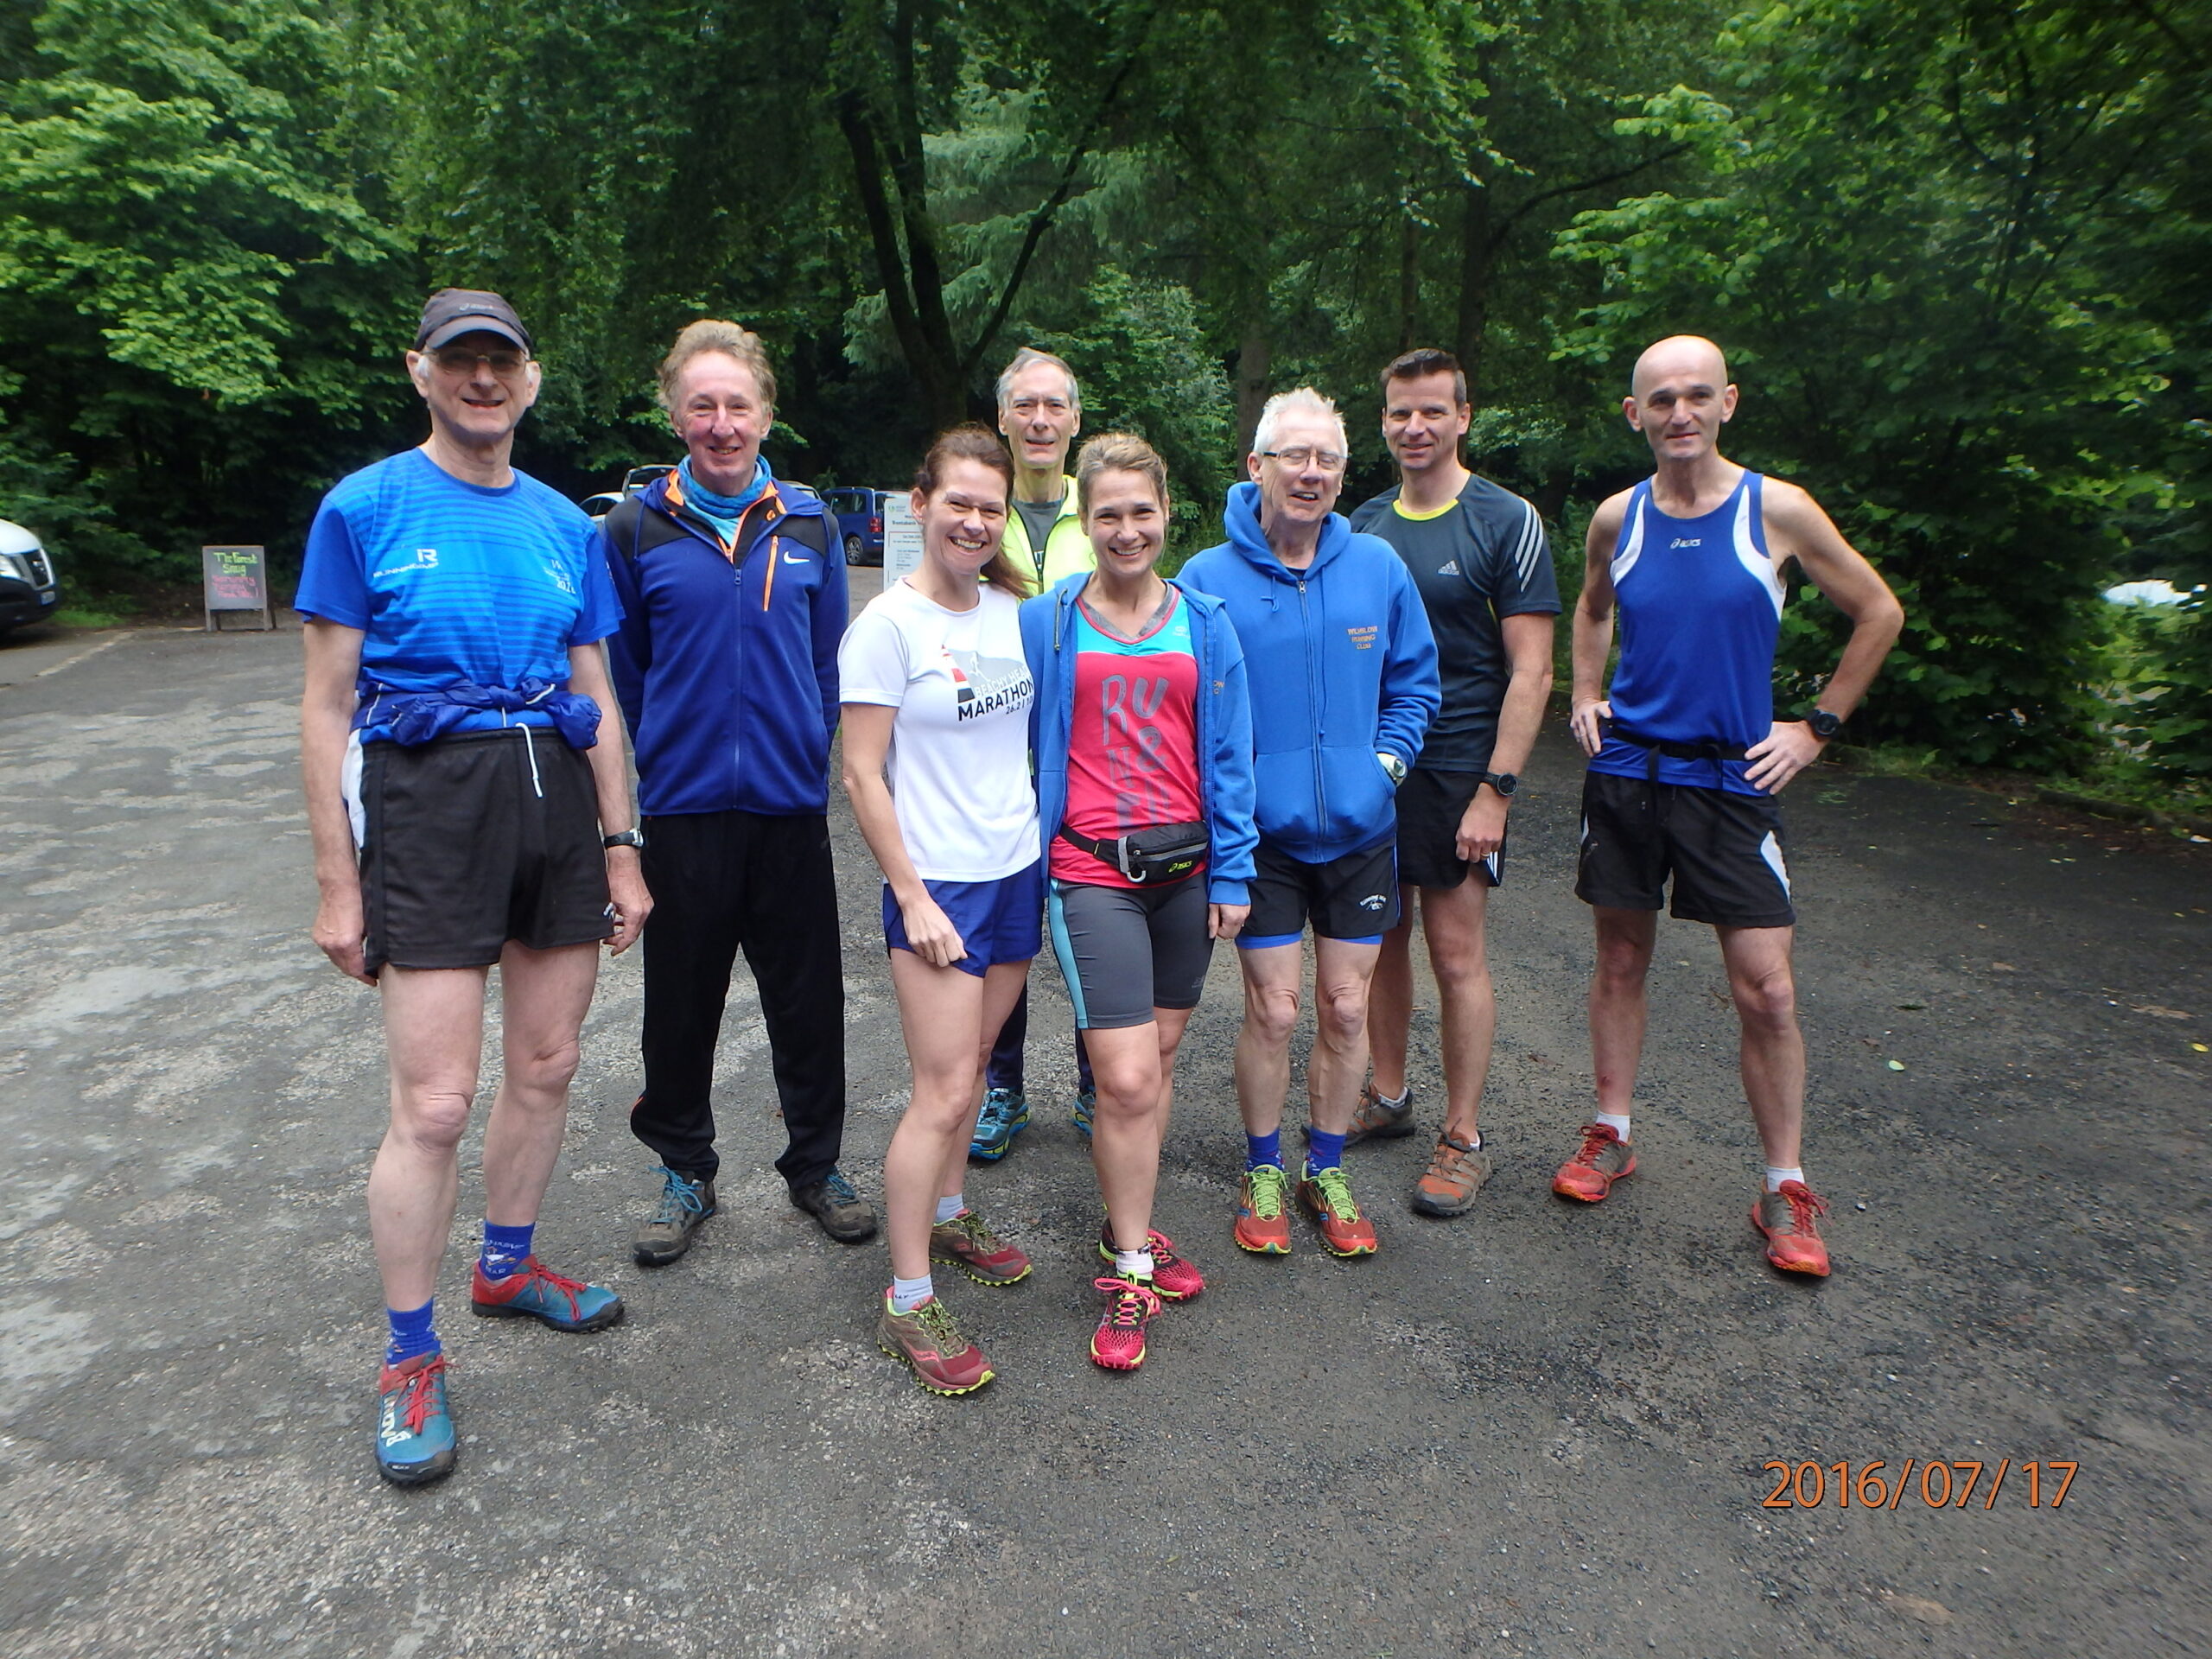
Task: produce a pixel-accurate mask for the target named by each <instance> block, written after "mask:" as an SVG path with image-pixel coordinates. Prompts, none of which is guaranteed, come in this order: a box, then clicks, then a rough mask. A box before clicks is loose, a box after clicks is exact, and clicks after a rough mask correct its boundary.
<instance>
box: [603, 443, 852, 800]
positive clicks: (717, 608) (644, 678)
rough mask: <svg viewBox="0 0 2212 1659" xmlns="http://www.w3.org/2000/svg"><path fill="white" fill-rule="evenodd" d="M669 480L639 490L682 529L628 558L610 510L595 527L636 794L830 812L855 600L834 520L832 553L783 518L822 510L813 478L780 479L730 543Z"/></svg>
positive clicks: (648, 506) (647, 505)
mask: <svg viewBox="0 0 2212 1659" xmlns="http://www.w3.org/2000/svg"><path fill="white" fill-rule="evenodd" d="M672 476H673V474H671V477H672ZM669 483H670V479H668V478H661V479H656V480H653V482H652V483H651V484H649V485H647V486H645V490H644V491H643V492H642V493H641V498H640V499H641V502H642V506H643V511H644V512H645V513H647V514H658V516H659V517H661V518H664V519H666V520H668V521H670V522H671V523H672V524H676V525H677V526H679V527H680V528H681V529H683V531H684V532H685V533H684V535H683V537H681V538H680V539H678V540H676V541H671V542H665V543H662V544H661V545H660V546H658V547H650V548H647V549H645V551H643V552H642V553H640V554H639V555H638V556H636V557H634V558H633V557H632V556H631V552H630V549H629V548H628V547H617V546H615V545H614V544H613V539H614V538H613V537H610V535H609V534H608V531H607V527H606V525H605V524H603V523H602V524H601V528H600V533H599V550H600V554H601V556H602V557H603V558H604V559H605V560H606V561H607V570H608V573H609V574H610V575H612V576H613V580H614V591H615V593H616V594H618V595H620V598H621V601H622V609H623V613H624V614H623V620H622V626H621V627H620V628H619V629H617V630H616V631H615V632H613V633H612V634H610V635H608V636H607V663H608V666H609V667H610V669H611V670H612V671H613V680H614V690H615V695H616V696H619V697H620V699H621V702H622V714H623V718H624V719H625V720H626V721H627V722H628V724H629V728H630V741H631V744H632V747H634V749H635V750H636V753H637V757H638V807H639V811H640V812H642V813H644V814H645V816H647V817H657V816H660V815H663V814H677V813H685V812H729V811H738V812H760V813H766V814H769V815H772V816H777V817H796V816H798V815H800V814H805V813H816V812H827V811H828V810H829V737H830V734H831V733H833V732H835V731H836V729H837V641H838V640H839V639H841V638H842V636H843V634H844V632H845V621H846V612H847V602H846V597H845V566H844V563H843V561H842V558H841V557H838V556H836V551H835V550H836V548H837V537H836V533H835V531H836V522H835V520H834V519H833V520H831V521H830V522H829V524H828V526H827V528H828V530H829V532H830V533H829V534H828V535H827V536H826V537H824V538H823V539H824V543H825V545H827V546H828V547H829V548H830V549H831V550H832V556H829V557H827V558H825V557H823V556H822V555H820V554H818V553H817V552H816V551H815V550H813V549H812V548H811V547H809V546H806V545H804V544H803V543H799V542H798V541H796V540H794V539H793V538H792V537H791V536H789V535H788V534H781V533H779V531H782V530H783V529H784V527H785V525H786V524H788V523H789V522H790V520H791V519H793V518H823V517H825V516H826V515H825V512H824V509H823V505H822V498H821V497H819V496H817V494H815V493H814V492H813V491H811V490H810V489H808V488H807V487H806V486H804V485H803V484H792V483H789V482H787V481H785V480H782V479H772V480H770V481H769V484H768V488H769V489H770V491H772V493H773V494H774V496H775V499H774V501H773V502H772V504H771V505H770V507H769V509H768V511H767V512H766V514H765V516H762V517H760V518H747V521H746V523H745V525H744V530H745V533H746V537H747V540H746V544H745V545H744V546H743V547H741V548H740V549H738V550H737V553H736V556H735V557H734V558H732V557H730V556H728V555H726V554H724V553H723V551H722V549H721V542H720V540H719V539H718V538H717V537H716V536H715V531H714V529H713V527H712V526H711V525H709V524H707V523H706V521H705V520H703V519H701V518H696V517H694V516H693V515H692V514H691V513H690V512H687V511H685V510H684V509H683V508H682V507H681V506H680V505H674V504H671V502H670V500H669V495H668V490H669ZM677 499H678V501H679V502H680V500H681V499H682V498H681V496H680V495H679V496H678V498H677ZM639 522H640V523H641V524H642V523H643V522H644V521H643V519H642V518H641V519H640V521H639Z"/></svg>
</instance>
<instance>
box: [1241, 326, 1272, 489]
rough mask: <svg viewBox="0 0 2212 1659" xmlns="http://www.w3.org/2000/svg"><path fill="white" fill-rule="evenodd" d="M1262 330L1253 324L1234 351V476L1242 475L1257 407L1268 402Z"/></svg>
mask: <svg viewBox="0 0 2212 1659" xmlns="http://www.w3.org/2000/svg"><path fill="white" fill-rule="evenodd" d="M1273 360H1274V359H1273V354H1272V353H1270V352H1269V351H1268V336H1267V333H1266V330H1265V328H1264V327H1263V326H1262V325H1261V324H1259V323H1254V324H1253V325H1252V326H1251V327H1249V328H1248V329H1246V330H1245V331H1244V343H1243V345H1242V346H1238V347H1237V348H1236V443H1237V452H1236V453H1237V456H1238V463H1239V464H1238V466H1237V468H1236V475H1237V476H1238V477H1239V478H1242V477H1243V475H1244V474H1243V457H1244V456H1245V455H1248V454H1251V453H1252V435H1253V434H1254V433H1255V432H1256V431H1258V430H1259V429H1260V408H1261V405H1262V404H1265V403H1266V402H1267V401H1268V368H1269V366H1270V365H1271V364H1272V362H1273Z"/></svg>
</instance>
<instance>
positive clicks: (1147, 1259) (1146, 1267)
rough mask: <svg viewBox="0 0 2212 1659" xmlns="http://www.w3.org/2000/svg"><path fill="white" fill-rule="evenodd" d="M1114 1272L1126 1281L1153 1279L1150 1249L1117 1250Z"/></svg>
mask: <svg viewBox="0 0 2212 1659" xmlns="http://www.w3.org/2000/svg"><path fill="white" fill-rule="evenodd" d="M1114 1271H1115V1272H1116V1273H1118V1274H1121V1275H1122V1278H1124V1279H1149V1278H1151V1277H1152V1252H1151V1251H1150V1250H1149V1249H1143V1250H1122V1249H1117V1250H1116V1251H1115V1252H1114Z"/></svg>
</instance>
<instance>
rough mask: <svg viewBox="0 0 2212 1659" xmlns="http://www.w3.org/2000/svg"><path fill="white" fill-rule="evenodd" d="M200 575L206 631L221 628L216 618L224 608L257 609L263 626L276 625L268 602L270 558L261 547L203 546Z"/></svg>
mask: <svg viewBox="0 0 2212 1659" xmlns="http://www.w3.org/2000/svg"><path fill="white" fill-rule="evenodd" d="M200 581H201V583H202V585H203V587H204V588H205V593H204V594H203V601H204V603H205V607H206V611H205V614H206V618H207V632H209V633H213V632H217V631H218V624H217V621H216V619H217V617H218V616H219V615H220V613H223V612H225V611H258V612H260V613H261V626H263V627H264V628H274V627H275V626H277V613H276V611H275V609H274V608H273V607H271V606H270V602H269V561H268V559H267V558H266V557H265V556H264V553H263V550H262V549H260V548H257V547H203V548H201V549H200Z"/></svg>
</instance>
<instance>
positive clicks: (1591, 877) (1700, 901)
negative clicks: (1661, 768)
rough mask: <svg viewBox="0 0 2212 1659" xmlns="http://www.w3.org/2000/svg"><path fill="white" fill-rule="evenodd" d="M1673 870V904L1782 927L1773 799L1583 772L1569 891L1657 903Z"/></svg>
mask: <svg viewBox="0 0 2212 1659" xmlns="http://www.w3.org/2000/svg"><path fill="white" fill-rule="evenodd" d="M1670 874H1671V875H1672V876H1673V877H1674V882H1675V900H1674V913H1675V916H1676V917H1677V918H1680V919H1681V920H1682V921H1686V922H1709V923H1711V924H1712V925H1714V926H1716V927H1789V926H1792V925H1795V924H1796V920H1797V912H1796V910H1794V909H1793V908H1791V906H1790V903H1789V866H1788V865H1787V864H1786V863H1785V862H1784V861H1783V840H1782V808H1781V806H1780V805H1779V804H1777V802H1776V801H1775V800H1774V799H1773V798H1771V797H1770V796H1765V795H1737V794H1732V793H1731V792H1729V791H1726V790H1719V789H1704V788H1700V787H1698V786H1696V785H1690V784H1654V783H1646V782H1645V781H1644V780H1643V779H1641V778H1616V777H1614V776H1612V775H1611V774H1610V773H1607V772H1587V773H1586V774H1584V777H1583V780H1582V854H1581V860H1580V865H1579V867H1578V868H1577V870H1576V874H1575V879H1574V893H1575V897H1576V898H1578V899H1581V900H1582V901H1583V902H1584V903H1585V904H1589V905H1604V906H1607V907H1608V908H1610V909H1614V910H1657V909H1659V908H1660V907H1661V906H1662V905H1663V904H1664V903H1665V902H1666V896H1667V894H1666V887H1667V878H1668V877H1669V875H1670Z"/></svg>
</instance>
